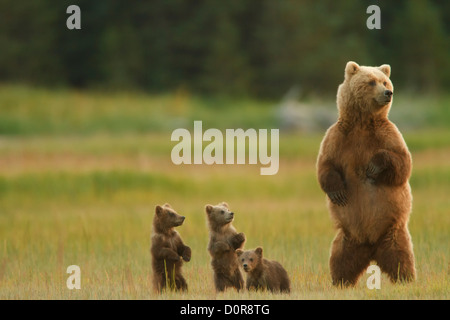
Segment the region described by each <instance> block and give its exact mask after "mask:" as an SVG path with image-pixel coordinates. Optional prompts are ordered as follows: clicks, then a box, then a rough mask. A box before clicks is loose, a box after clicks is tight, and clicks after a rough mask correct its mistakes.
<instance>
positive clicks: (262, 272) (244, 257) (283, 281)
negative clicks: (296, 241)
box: [236, 247, 291, 293]
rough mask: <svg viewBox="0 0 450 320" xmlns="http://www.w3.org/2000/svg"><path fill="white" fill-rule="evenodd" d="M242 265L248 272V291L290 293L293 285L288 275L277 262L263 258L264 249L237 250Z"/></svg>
mask: <svg viewBox="0 0 450 320" xmlns="http://www.w3.org/2000/svg"><path fill="white" fill-rule="evenodd" d="M236 254H237V255H238V259H239V261H240V264H241V266H242V268H243V269H244V271H245V272H247V282H246V285H247V290H251V289H254V290H260V289H261V290H266V289H267V290H270V291H272V292H281V293H289V292H290V291H291V285H290V281H289V277H288V274H287V272H286V270H285V269H284V268H283V266H282V265H281V264H280V263H278V262H277V261H269V260H267V259H265V258H263V249H262V248H261V247H258V248H256V249H254V250H246V251H243V250H241V249H238V250H236Z"/></svg>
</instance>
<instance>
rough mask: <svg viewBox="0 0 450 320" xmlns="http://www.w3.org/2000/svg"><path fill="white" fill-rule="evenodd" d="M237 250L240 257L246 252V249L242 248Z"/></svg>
mask: <svg viewBox="0 0 450 320" xmlns="http://www.w3.org/2000/svg"><path fill="white" fill-rule="evenodd" d="M235 252H236V254H237V256H238V257H240V256H241V254H243V253H244V250H242V249H237V250H236V251H235Z"/></svg>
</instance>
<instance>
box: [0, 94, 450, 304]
mask: <svg viewBox="0 0 450 320" xmlns="http://www.w3.org/2000/svg"><path fill="white" fill-rule="evenodd" d="M397 100H398V105H399V108H398V109H399V110H398V112H397V111H396V110H395V108H396V104H397ZM397 100H396V101H394V106H393V112H392V115H393V117H394V116H395V117H398V118H397V119H398V120H399V122H400V123H402V120H404V117H406V118H408V117H409V118H408V119H411V123H414V124H415V127H414V128H406V126H405V130H404V136H405V140H406V141H407V143H408V145H409V148H410V150H411V152H412V155H413V161H414V169H413V175H412V178H411V186H412V190H413V196H414V204H413V212H412V215H411V219H410V232H411V235H412V239H413V242H414V251H415V255H416V267H417V281H416V282H414V283H411V284H396V285H394V284H391V283H390V282H389V280H388V279H387V277H386V276H384V275H383V277H382V283H381V290H369V289H367V287H366V280H367V277H368V276H369V275H366V274H365V275H363V277H362V278H361V279H360V282H359V284H358V285H357V286H356V287H355V288H351V289H337V288H334V287H333V286H332V285H331V280H330V275H329V268H328V256H329V248H330V244H331V241H332V239H333V237H334V234H335V231H334V230H333V228H332V224H331V221H330V218H329V214H328V211H327V209H326V206H325V196H324V194H323V193H322V191H321V190H320V188H319V186H318V184H317V182H316V176H315V159H316V156H317V152H318V148H319V143H320V141H321V138H322V134H323V133H320V132H318V133H310V134H304V133H299V132H297V133H286V132H282V133H281V135H280V169H279V172H278V174H277V175H274V176H261V175H260V174H259V168H260V165H215V166H207V165H181V166H176V165H174V164H172V162H171V160H170V152H171V149H172V147H173V146H174V144H175V143H174V142H171V141H170V135H171V130H172V129H174V128H177V127H186V128H188V129H190V128H192V124H193V123H192V122H193V120H203V121H204V123H207V125H208V126H209V127H217V128H220V129H223V128H238V127H244V128H250V127H254V128H272V127H277V120H276V116H275V111H274V107H273V105H274V104H273V103H270V102H256V101H252V100H239V101H229V100H226V99H206V98H205V99H199V98H196V97H192V96H190V95H189V94H188V93H186V92H183V91H180V92H176V93H174V94H167V95H159V96H151V95H144V94H139V93H113V94H105V93H95V92H93V93H92V92H75V91H63V90H61V91H55V92H53V91H50V90H43V89H31V88H27V87H19V86H1V87H0V235H1V238H0V240H1V243H0V298H1V299H216V298H217V299H449V298H450V290H449V288H450V280H449V277H450V234H449V230H450V214H449V213H450V198H449V196H448V195H449V193H450V125H449V123H450V115H449V110H450V97H437V98H433V99H427V98H422V99H407V98H404V99H401V98H400V97H399V98H398V99H397ZM230 104H231V107H228V106H229V105H230ZM411 106H412V107H413V109H412V110H413V111H411V110H409V107H411ZM424 106H426V107H424ZM394 111H395V112H394ZM403 111H405V113H403ZM405 114H407V115H408V116H404V115H405ZM395 120H396V119H394V121H395ZM400 129H402V127H400ZM221 201H227V202H228V203H229V205H230V207H231V208H232V210H233V211H234V212H235V214H236V217H235V222H234V225H235V226H236V228H237V229H238V230H239V231H242V232H244V233H245V234H246V236H247V242H246V247H247V248H254V247H256V246H263V247H264V253H265V255H266V257H268V258H270V259H275V260H278V261H280V262H281V263H282V264H283V265H284V266H285V268H286V269H287V271H288V273H289V275H290V278H291V282H292V292H291V294H290V295H272V294H270V293H267V292H256V293H255V292H241V293H236V292H234V291H227V292H225V293H222V294H216V293H215V292H214V287H213V279H212V270H211V267H210V257H209V254H208V252H207V250H206V246H207V242H208V230H207V225H206V220H205V213H204V206H205V205H206V204H217V203H218V202H221ZM165 202H169V203H170V204H171V205H172V206H173V207H174V208H175V209H176V210H177V211H178V212H179V213H180V214H183V215H185V216H186V221H185V224H184V225H183V226H181V227H179V228H178V231H179V232H180V234H181V235H182V237H183V239H184V241H185V243H186V244H187V245H189V246H190V247H191V248H192V252H193V253H192V260H191V262H189V263H186V264H185V265H184V273H185V277H186V279H187V281H188V284H189V292H188V293H173V292H166V293H163V294H161V295H156V294H155V293H153V291H152V285H151V264H150V255H149V247H150V233H151V222H152V218H153V214H154V207H155V205H157V204H163V203H165ZM73 264H75V265H78V266H80V268H81V290H69V289H67V287H66V280H67V277H68V276H69V275H68V274H67V273H66V268H67V267H68V266H69V265H73Z"/></svg>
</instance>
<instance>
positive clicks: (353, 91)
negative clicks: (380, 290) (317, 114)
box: [317, 61, 415, 285]
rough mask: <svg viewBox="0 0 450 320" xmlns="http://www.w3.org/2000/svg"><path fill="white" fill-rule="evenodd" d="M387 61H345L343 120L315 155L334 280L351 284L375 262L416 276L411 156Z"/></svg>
mask: <svg viewBox="0 0 450 320" xmlns="http://www.w3.org/2000/svg"><path fill="white" fill-rule="evenodd" d="M390 73H391V68H390V66H389V65H386V64H385V65H382V66H380V67H365V66H359V65H358V64H357V63H355V62H352V61H350V62H348V63H347V66H346V68H345V79H344V82H343V83H342V84H341V85H340V86H339V89H338V93H337V106H338V111H339V118H338V120H337V122H336V123H335V124H334V125H332V126H331V127H330V128H329V129H328V131H327V132H326V134H325V137H324V139H323V141H322V144H321V146H320V151H319V156H318V160H317V175H318V180H319V184H320V187H321V188H322V190H323V191H324V192H325V193H326V194H327V202H328V208H329V211H330V213H331V217H332V219H333V221H334V224H335V226H336V228H337V230H338V232H337V235H336V237H335V239H334V241H333V243H332V246H331V255H330V271H331V277H332V280H333V283H334V284H336V285H354V284H355V283H356V282H357V281H358V278H359V276H360V275H361V274H362V273H363V272H364V270H365V269H366V268H367V267H368V266H369V264H370V262H371V261H372V260H374V261H376V262H377V264H378V266H379V267H380V268H381V270H382V271H384V272H386V273H387V274H388V275H389V277H390V279H391V280H392V281H393V282H396V281H398V280H400V281H411V280H414V279H415V267H414V254H413V245H412V242H411V236H410V234H409V231H408V220H409V214H410V212H411V202H412V196H411V188H410V186H409V182H408V180H409V177H410V175H411V168H412V161H411V154H410V153H409V150H408V147H407V146H406V143H405V141H404V140H403V137H402V135H401V133H400V131H399V130H398V129H397V127H396V126H395V125H394V124H393V123H392V122H390V121H389V119H388V113H389V109H390V107H391V104H392V95H393V86H392V82H391V80H390V79H389V76H390Z"/></svg>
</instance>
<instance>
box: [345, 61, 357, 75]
mask: <svg viewBox="0 0 450 320" xmlns="http://www.w3.org/2000/svg"><path fill="white" fill-rule="evenodd" d="M358 70H359V64H357V63H356V62H354V61H349V62H347V65H346V66H345V75H346V76H352V75H354V74H355V73H357V72H358Z"/></svg>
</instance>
